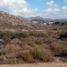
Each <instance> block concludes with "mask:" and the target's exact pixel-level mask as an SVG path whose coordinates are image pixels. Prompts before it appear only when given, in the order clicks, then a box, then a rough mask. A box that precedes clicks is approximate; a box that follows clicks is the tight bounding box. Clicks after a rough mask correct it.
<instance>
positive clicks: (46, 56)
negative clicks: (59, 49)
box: [41, 50, 54, 62]
mask: <svg viewBox="0 0 67 67" xmlns="http://www.w3.org/2000/svg"><path fill="white" fill-rule="evenodd" d="M41 60H42V61H44V62H52V61H53V60H54V57H53V54H52V52H50V51H48V50H45V51H42V54H41Z"/></svg>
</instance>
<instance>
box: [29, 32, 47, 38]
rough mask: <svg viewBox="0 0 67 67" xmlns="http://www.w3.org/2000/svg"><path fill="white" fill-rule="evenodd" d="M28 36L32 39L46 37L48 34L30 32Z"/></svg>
mask: <svg viewBox="0 0 67 67" xmlns="http://www.w3.org/2000/svg"><path fill="white" fill-rule="evenodd" d="M30 35H31V36H34V37H48V33H43V32H31V33H30Z"/></svg>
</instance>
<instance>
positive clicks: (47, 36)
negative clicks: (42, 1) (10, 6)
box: [0, 12, 67, 64]
mask: <svg viewBox="0 0 67 67" xmlns="http://www.w3.org/2000/svg"><path fill="white" fill-rule="evenodd" d="M36 62H67V22H63V25H62V24H60V23H58V22H55V23H53V24H48V25H40V24H34V23H32V22H31V21H30V19H27V18H22V17H16V16H14V15H10V14H8V13H3V12H1V13H0V64H21V63H36Z"/></svg>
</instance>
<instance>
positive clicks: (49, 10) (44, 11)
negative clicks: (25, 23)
mask: <svg viewBox="0 0 67 67" xmlns="http://www.w3.org/2000/svg"><path fill="white" fill-rule="evenodd" d="M0 11H5V12H9V13H11V14H15V15H18V16H22V17H23V16H24V17H31V16H42V17H44V18H67V0H0Z"/></svg>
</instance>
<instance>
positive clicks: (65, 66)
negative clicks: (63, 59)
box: [0, 63, 67, 67]
mask: <svg viewBox="0 0 67 67" xmlns="http://www.w3.org/2000/svg"><path fill="white" fill-rule="evenodd" d="M0 67H67V63H39V64H15V65H0Z"/></svg>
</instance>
